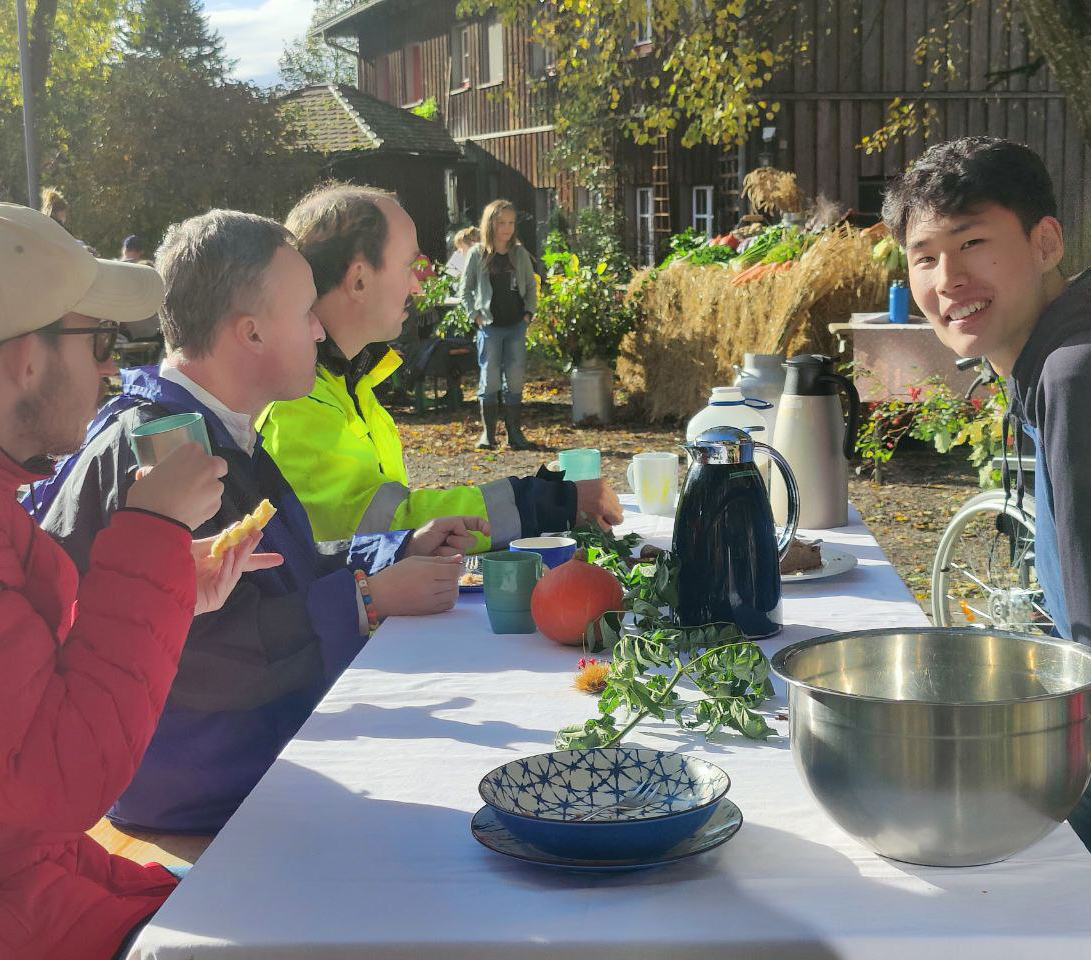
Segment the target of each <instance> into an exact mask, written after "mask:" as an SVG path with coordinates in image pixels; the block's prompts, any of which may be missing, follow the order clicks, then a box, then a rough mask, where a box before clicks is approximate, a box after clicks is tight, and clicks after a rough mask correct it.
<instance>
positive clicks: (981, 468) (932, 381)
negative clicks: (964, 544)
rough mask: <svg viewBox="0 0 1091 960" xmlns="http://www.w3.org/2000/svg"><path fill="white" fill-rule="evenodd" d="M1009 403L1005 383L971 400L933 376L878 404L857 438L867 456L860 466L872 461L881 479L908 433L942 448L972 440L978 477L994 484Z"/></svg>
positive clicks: (876, 477)
mask: <svg viewBox="0 0 1091 960" xmlns="http://www.w3.org/2000/svg"><path fill="white" fill-rule="evenodd" d="M856 375H857V376H861V375H864V376H866V373H861V371H857V373H856ZM1004 407H1005V397H1004V392H1003V390H1002V389H995V390H993V391H992V392H991V393H989V394H988V396H985V397H972V398H971V399H969V400H967V399H966V398H965V397H963V396H962V395H961V394H958V393H955V392H954V391H953V390H952V389H951V388H950V387H949V386H947V384H946V383H945V382H944V381H943V380H942V379H941V378H940V377H930V378H929V379H927V380H925V381H922V382H921V383H919V384H914V385H912V386H910V387H909V388H908V398H903V397H889V398H888V399H886V400H882V401H880V402H879V403H877V404H875V405H874V407H873V408H872V411H871V414H870V416H868V418H867V419H866V420H864V422H863V423H862V424H861V426H860V432H859V434H858V436H857V439H856V451H857V453H859V454H860V457H861V459H862V460H863V464H862V465H861V466H860V467H859V468H857V471H858V472H860V471H861V470H863V469H864V468H865V467H867V466H870V467H871V470H872V479H873V480H874V481H875V482H876V483H881V482H882V468H883V466H884V465H885V464H886V463H888V462H889V461H890V459H891V458H892V457H893V456H894V452H895V451H896V450H897V449H898V446H899V444H900V443H901V442H902V440H903V439H904V438H905V437H907V436H908V437H912V438H913V439H914V440H923V441H925V442H928V443H931V444H932V445H933V446H934V447H935V448H936V450H937V451H938V452H939V453H947V452H948V451H950V450H952V449H953V448H955V447H960V446H963V445H968V446H969V448H970V452H969V460H970V462H971V464H973V466H975V467H976V468H977V470H978V482H979V483H980V485H981V486H982V487H988V486H995V485H997V483H998V482H999V477H998V476H997V475H996V474H997V472H996V471H994V470H993V468H992V459H993V457H995V456H997V455H998V454H999V453H1000V452H1001V450H1002V449H1003V438H1002V430H1001V423H1002V419H1003V415H1004Z"/></svg>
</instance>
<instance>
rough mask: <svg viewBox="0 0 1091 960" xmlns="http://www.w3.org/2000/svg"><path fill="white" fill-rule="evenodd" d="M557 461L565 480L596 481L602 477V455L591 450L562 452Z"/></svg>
mask: <svg viewBox="0 0 1091 960" xmlns="http://www.w3.org/2000/svg"><path fill="white" fill-rule="evenodd" d="M557 461H558V462H559V463H560V465H561V469H562V470H563V471H564V478H565V480H597V479H598V478H599V477H601V476H602V454H601V453H600V452H599V451H598V450H595V449H593V448H584V449H581V450H562V451H561V452H560V453H558V454H557Z"/></svg>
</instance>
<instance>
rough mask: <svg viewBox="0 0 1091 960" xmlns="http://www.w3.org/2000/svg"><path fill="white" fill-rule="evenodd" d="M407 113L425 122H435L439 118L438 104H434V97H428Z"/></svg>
mask: <svg viewBox="0 0 1091 960" xmlns="http://www.w3.org/2000/svg"><path fill="white" fill-rule="evenodd" d="M409 112H410V113H414V114H416V115H417V116H418V117H423V118H424V119H425V120H435V119H436V117H438V116H439V104H438V103H436V98H435V97H429V98H428V99H427V100H425V101H424V102H423V103H418V104H417V105H416V106H415V107H412V108H410V110H409Z"/></svg>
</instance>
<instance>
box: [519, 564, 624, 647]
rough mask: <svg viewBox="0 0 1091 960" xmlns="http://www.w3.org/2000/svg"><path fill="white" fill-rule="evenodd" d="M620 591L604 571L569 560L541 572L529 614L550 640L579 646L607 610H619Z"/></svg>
mask: <svg viewBox="0 0 1091 960" xmlns="http://www.w3.org/2000/svg"><path fill="white" fill-rule="evenodd" d="M624 596H625V594H624V591H622V589H621V583H620V582H619V581H618V579H617V577H615V576H614V575H613V574H612V573H610V572H609V571H608V570H603V569H602V567H596V566H595V565H594V564H593V563H587V562H586V561H584V560H580V559H572V560H569V561H568V562H567V563H562V564H561V565H560V566H559V567H555V568H554V569H552V570H549V571H547V572H546V573H545V575H544V576H543V577H542V579H541V580H539V581H538V583H537V585H536V586H535V587H534V593H533V594H532V595H531V598H530V613H531V616H533V617H534V623H535V625H536V626H537V627H538V629H539V630H541V631H542V633H544V634H545V635H546V636H547V637H549V638H550V639H551V640H555V641H556V642H557V643H563V644H566V645H568V646H573V647H575V646H579V645H580V644H581V643H582V642H583V635H584V633H585V631H586V630H587V628H588V627H589V626H590V625H591V624H592V623H594V622H595V621H596V620H597V619H598V618H599V617H601V616H602V615H603V614H604V613H607V612H608V611H610V610H620V609H621V606H622V600H623V599H624Z"/></svg>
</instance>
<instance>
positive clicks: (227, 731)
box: [33, 210, 484, 834]
mask: <svg viewBox="0 0 1091 960" xmlns="http://www.w3.org/2000/svg"><path fill="white" fill-rule="evenodd" d="M292 241H293V237H292V236H291V234H290V233H288V231H287V230H285V229H284V228H283V227H282V226H280V225H279V224H278V223H275V222H273V221H272V220H267V219H265V218H263V217H257V216H253V215H250V214H245V213H238V212H235V211H229V210H213V211H211V212H210V213H207V214H204V215H203V216H199V217H194V218H192V219H190V220H187V221H186V222H184V223H182V224H177V225H175V226H173V227H172V228H171V229H170V230H169V231H168V234H167V237H166V239H165V240H164V241H163V245H162V246H161V247H160V249H159V251H158V254H157V256H156V265H157V267H158V269H159V272H160V273H161V274H162V276H163V279H164V281H165V283H166V297H165V300H164V303H163V307H162V310H161V316H162V318H163V330H164V333H165V335H166V343H167V351H168V352H167V357H166V359H165V360H164V361H163V363H162V364H161V365H160V366H159V367H158V368H156V367H145V368H141V369H135V370H126V371H124V372H123V374H122V388H123V390H122V394H121V396H120V397H119V398H117V399H116V400H114V401H111V403H110V404H107V406H106V407H104V408H103V410H102V411H101V412H100V413H99V416H98V417H97V418H96V420H95V423H93V424H92V426H91V428H90V430H89V431H88V436H87V439H86V441H85V443H84V447H83V449H82V451H81V452H80V454H79V456H78V457H77V458H76V460H75V461H74V462H73V464H72V466H71V468H70V469H69V470H68V472H67V475H66V476H65V477H64V479H63V481H62V482H61V483H60V484H55V485H54V486H53V487H52V488H47V489H38V488H36V489H35V491H33V492H34V493H35V494H39V495H40V496H39V503H40V509H41V512H42V513H43V515H44V519H43V526H44V527H45V528H46V530H48V531H49V532H50V533H52V534H53V535H54V536H55V537H57V538H58V540H60V542H61V544H62V545H63V546H64V547H65V549H66V550H67V551H68V552H69V554H70V555H71V556H72V558H73V559H74V560H75V562H76V565H77V566H78V567H80V568H81V569H85V568H86V566H87V564H88V563H89V560H90V550H91V545H92V543H93V542H94V538H95V537H96V535H97V534H98V532H99V531H100V530H102V529H103V528H104V527H106V526H107V525H108V524H109V523H110V520H111V517H113V515H114V514H115V511H116V510H117V508H118V506H119V505H120V504H122V503H124V501H125V497H126V495H127V492H128V490H129V488H130V486H131V485H132V483H133V478H134V472H135V469H136V463H135V460H134V455H133V451H132V446H131V437H132V430H133V428H134V427H136V426H137V425H138V424H140V423H143V422H146V421H148V420H152V419H155V418H157V417H162V416H166V415H171V414H177V413H192V412H197V413H200V414H201V415H202V416H203V417H204V421H205V425H206V427H207V430H208V434H209V439H210V441H211V444H212V449H213V452H215V453H216V454H217V455H219V456H220V457H222V458H223V459H224V460H225V461H226V462H227V467H228V471H227V475H226V477H225V479H224V485H225V490H224V496H223V504H222V507H221V508H220V510H219V511H218V512H217V513H216V515H215V517H214V518H213V519H212V521H211V522H210V523H208V524H206V525H205V526H203V527H202V528H201V533H206V532H207V533H215V532H218V531H220V530H222V529H224V528H225V527H228V526H229V525H230V524H232V523H234V522H235V521H238V520H240V519H242V517H243V516H244V515H246V514H247V513H249V512H250V511H252V510H253V509H254V508H255V507H256V506H257V505H258V504H259V503H260V501H261V500H262V499H263V498H268V499H269V500H270V501H271V502H272V505H273V506H274V507H276V509H277V513H276V515H275V516H273V518H272V519H271V520H270V521H269V523H268V525H267V526H266V527H265V529H264V531H263V538H264V542H265V544H266V545H268V546H269V547H270V548H271V549H275V550H276V551H277V552H278V553H280V554H281V555H282V556H283V557H284V561H285V562H284V565H283V566H282V567H280V568H279V569H276V570H263V571H258V572H256V573H252V574H247V575H246V576H245V577H243V579H242V581H241V582H240V583H239V585H238V587H237V588H236V589H235V590H234V591H233V592H232V593H231V596H230V597H229V598H228V600H227V602H226V603H225V604H224V606H223V609H222V610H219V611H217V612H216V613H212V614H207V615H205V616H202V617H199V618H198V619H197V620H195V621H194V624H193V628H192V629H191V631H190V635H189V640H188V642H187V644H186V649H185V652H184V654H183V655H182V659H181V663H180V665H179V669H178V676H177V678H176V679H175V681H174V684H173V686H172V687H171V691H170V697H169V699H168V701H167V706H166V709H165V710H164V712H163V716H162V719H161V720H160V722H159V728H158V729H157V730H156V732H155V736H154V737H153V738H152V740H151V743H150V744H149V746H148V749H147V752H146V753H145V755H144V760H143V763H142V764H141V765H140V768H139V769H138V770H137V771H136V774H135V775H134V777H133V779H132V783H131V784H130V785H129V787H128V789H126V790H125V792H124V793H122V794H121V796H120V798H119V799H118V800H117V802H116V803H115V804H114V806H113V807H112V808H111V810H110V812H109V814H108V815H109V816H110V818H111V819H112V820H114V821H115V822H116V823H120V824H123V825H131V826H137V827H148V828H152V829H156V830H167V831H176V832H184V833H206V834H207V833H214V832H216V831H217V830H219V829H220V827H222V826H223V824H224V823H225V822H226V821H227V819H228V817H230V816H231V814H232V813H234V812H235V810H236V808H237V807H238V805H239V804H240V803H241V802H242V801H243V799H244V798H245V797H246V795H247V794H248V793H249V792H250V791H251V790H252V789H253V788H254V785H255V784H256V783H257V782H258V780H259V779H261V777H262V775H263V774H264V773H265V771H266V770H267V769H268V768H269V766H270V765H271V764H272V762H273V760H275V759H276V757H277V755H278V754H279V753H280V751H281V749H282V748H283V747H284V745H285V744H286V743H287V742H288V741H289V740H290V739H291V738H292V737H293V736H294V734H295V732H296V731H297V730H298V729H299V727H300V726H301V725H302V723H303V721H304V720H306V719H307V717H308V716H310V714H311V712H312V711H313V710H314V707H315V705H316V704H317V703H318V701H319V700H320V699H321V698H322V696H323V694H324V693H325V692H326V690H328V689H329V687H330V685H331V684H332V683H333V681H334V680H336V679H337V677H338V676H340V674H341V672H342V671H343V670H344V669H345V668H346V667H347V666H348V665H349V663H350V662H351V661H352V659H353V658H354V657H355V656H356V655H357V653H359V652H360V649H361V648H362V647H363V645H364V643H365V642H366V640H367V638H368V636H369V635H370V632H371V629H372V627H373V626H374V624H375V623H376V622H377V621H378V620H379V619H381V618H382V617H386V616H398V615H406V614H409V615H413V614H429V613H441V612H443V611H446V610H449V609H450V608H451V607H452V606H453V605H454V603H455V600H456V599H457V596H458V578H459V576H460V574H461V572H462V563H461V558H460V556H458V554H459V553H460V552H461V551H463V550H465V549H467V548H468V547H470V546H472V545H473V534H472V533H470V532H469V530H468V529H467V527H468V526H473V527H476V528H481V527H483V526H484V525H483V524H480V523H477V522H476V521H475V520H473V519H472V518H471V519H470V520H469V521H466V522H464V521H463V520H461V519H458V518H456V519H453V520H452V519H448V520H437V521H436V522H435V523H433V524H430V525H425V526H424V527H423V529H421V530H417V531H416V532H415V533H414V532H413V531H410V530H400V531H397V532H386V531H385V530H384V531H381V532H380V534H379V535H376V536H360V537H357V538H355V540H354V541H353V543H352V544H351V548H350V549H349V551H348V554H347V556H346V554H345V551H344V550H339V549H337V548H336V547H335V546H331V550H330V554H329V556H327V555H325V554H320V553H319V552H318V551H317V549H316V547H315V543H314V539H313V537H312V533H311V527H310V524H309V523H308V522H307V515H306V513H305V512H304V510H303V508H302V506H301V505H300V503H299V500H298V499H297V498H296V496H295V494H294V493H293V492H292V489H291V488H290V487H289V485H288V483H287V482H286V481H285V479H284V477H283V476H282V475H281V473H280V471H279V470H278V469H277V467H276V464H275V463H274V462H273V461H272V460H271V459H270V458H269V455H268V454H267V453H266V451H265V449H264V448H263V446H262V442H261V438H260V437H258V435H257V434H256V433H255V430H254V418H255V417H256V416H257V415H258V413H259V412H260V411H261V410H262V409H263V408H265V407H266V406H268V405H269V404H270V403H272V402H273V401H276V400H287V399H294V398H297V397H304V396H306V394H307V393H308V392H309V391H310V390H311V389H312V388H313V387H314V382H315V343H316V341H319V340H321V339H322V338H323V337H324V334H323V332H322V327H321V326H320V325H319V323H318V320H317V319H316V318H315V315H314V313H313V311H312V307H313V305H314V301H315V289H314V281H313V280H312V278H311V268H310V267H309V266H308V265H307V261H306V260H304V259H303V257H301V256H300V255H299V254H298V253H297V252H296V250H295V248H294V247H293V246H292ZM437 553H440V554H443V555H442V556H434V555H433V554H437ZM396 561H397V562H396ZM358 574H359V576H358Z"/></svg>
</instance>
